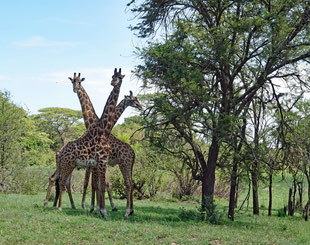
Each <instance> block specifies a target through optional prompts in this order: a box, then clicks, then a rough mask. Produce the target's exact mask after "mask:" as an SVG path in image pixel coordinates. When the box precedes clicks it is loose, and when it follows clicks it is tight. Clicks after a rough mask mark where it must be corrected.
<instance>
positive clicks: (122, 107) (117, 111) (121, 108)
mask: <svg viewBox="0 0 310 245" xmlns="http://www.w3.org/2000/svg"><path fill="white" fill-rule="evenodd" d="M127 107H128V105H127V104H126V103H125V99H123V100H122V101H121V102H119V103H118V105H117V107H116V108H115V117H114V123H113V125H112V128H113V127H114V125H115V124H116V123H117V121H118V119H119V118H120V117H121V115H122V114H123V112H124V111H125V109H126V108H127Z"/></svg>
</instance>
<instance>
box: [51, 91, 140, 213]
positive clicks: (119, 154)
mask: <svg viewBox="0 0 310 245" xmlns="http://www.w3.org/2000/svg"><path fill="white" fill-rule="evenodd" d="M74 87H79V88H80V89H81V90H84V89H83V87H82V86H80V85H76V86H74ZM83 93H84V92H83ZM85 93H86V92H85ZM80 97H83V98H86V97H88V96H87V94H86V95H83V96H79V98H80ZM81 104H82V102H81ZM86 104H89V106H84V107H82V108H84V109H85V108H87V107H89V108H93V107H92V105H91V102H90V101H89V102H87V103H86ZM128 106H132V107H135V108H138V109H139V110H142V106H141V104H140V102H139V101H138V99H137V98H136V97H135V96H134V95H133V93H132V91H130V94H129V95H125V98H124V99H123V100H122V101H121V102H120V103H119V104H118V105H117V107H116V109H115V118H114V124H115V123H116V122H117V120H118V119H119V117H120V116H121V115H122V113H123V112H124V110H125V109H126V108H127V107H128ZM84 109H82V111H83V116H84V114H85V116H86V117H87V116H90V115H93V116H94V117H95V116H96V114H95V112H94V110H91V111H88V112H87V113H86V110H84ZM84 111H85V112H84ZM84 118H85V117H84ZM96 120H98V118H97V119H96ZM89 121H93V120H89ZM108 142H109V144H110V146H111V147H112V154H111V155H110V157H109V161H108V164H109V165H112V166H115V165H116V164H119V167H120V170H121V172H122V175H123V178H124V182H125V185H126V189H127V199H128V201H127V213H126V214H127V215H126V216H128V215H130V214H133V201H132V191H133V186H132V185H133V181H132V167H133V164H134V160H135V153H134V150H133V149H132V148H131V146H130V145H129V144H127V143H125V142H123V141H121V140H119V139H117V138H116V137H115V136H113V135H112V134H110V136H109V138H108ZM91 172H92V199H91V208H90V212H92V211H93V210H94V202H95V201H94V200H95V193H96V190H98V187H97V183H98V176H97V173H96V172H95V168H92V167H87V169H86V173H85V180H84V191H83V198H82V207H83V209H85V198H86V190H87V186H88V182H89V177H90V173H91ZM70 181H71V179H70V178H68V180H67V182H66V187H67V191H68V195H69V198H70V202H71V206H72V208H75V205H74V202H73V198H72V195H71V183H70ZM54 182H55V181H54V180H53V181H52V180H51V179H50V185H49V187H48V190H49V191H48V194H47V197H46V200H45V206H46V205H47V203H48V199H49V196H50V193H49V192H50V189H51V186H52V185H53V184H54ZM106 186H107V191H108V196H109V200H110V204H111V207H112V211H117V209H116V207H115V205H114V202H113V199H112V194H111V183H110V182H109V181H106ZM97 198H98V195H97ZM97 203H98V201H97ZM98 210H99V209H98V207H97V212H98Z"/></svg>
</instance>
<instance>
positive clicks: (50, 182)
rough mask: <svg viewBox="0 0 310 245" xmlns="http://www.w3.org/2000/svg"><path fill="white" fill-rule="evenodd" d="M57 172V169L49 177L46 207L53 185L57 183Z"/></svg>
mask: <svg viewBox="0 0 310 245" xmlns="http://www.w3.org/2000/svg"><path fill="white" fill-rule="evenodd" d="M55 173H56V171H55V172H54V173H53V174H52V175H51V176H50V177H49V178H48V179H49V184H48V187H47V192H46V197H45V201H44V207H45V208H46V207H47V204H48V200H49V198H50V196H51V191H52V187H53V185H54V183H55V179H54V176H55Z"/></svg>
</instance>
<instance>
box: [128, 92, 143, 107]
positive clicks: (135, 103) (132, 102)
mask: <svg viewBox="0 0 310 245" xmlns="http://www.w3.org/2000/svg"><path fill="white" fill-rule="evenodd" d="M124 100H125V105H126V106H132V107H135V108H138V109H139V110H140V111H141V110H142V106H141V104H140V102H139V100H138V99H137V97H135V96H133V94H132V91H129V95H125V99H124Z"/></svg>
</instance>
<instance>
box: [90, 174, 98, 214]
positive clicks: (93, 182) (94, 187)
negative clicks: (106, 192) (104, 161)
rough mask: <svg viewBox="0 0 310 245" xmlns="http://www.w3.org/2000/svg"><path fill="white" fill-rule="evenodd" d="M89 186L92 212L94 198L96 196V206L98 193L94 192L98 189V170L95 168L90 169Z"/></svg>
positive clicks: (92, 209) (91, 209)
mask: <svg viewBox="0 0 310 245" xmlns="http://www.w3.org/2000/svg"><path fill="white" fill-rule="evenodd" d="M91 186H92V188H91V205H90V212H91V213H92V212H93V211H94V209H95V198H97V206H98V195H97V194H96V192H97V189H98V172H97V170H96V169H92V176H91ZM97 209H98V208H97Z"/></svg>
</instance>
